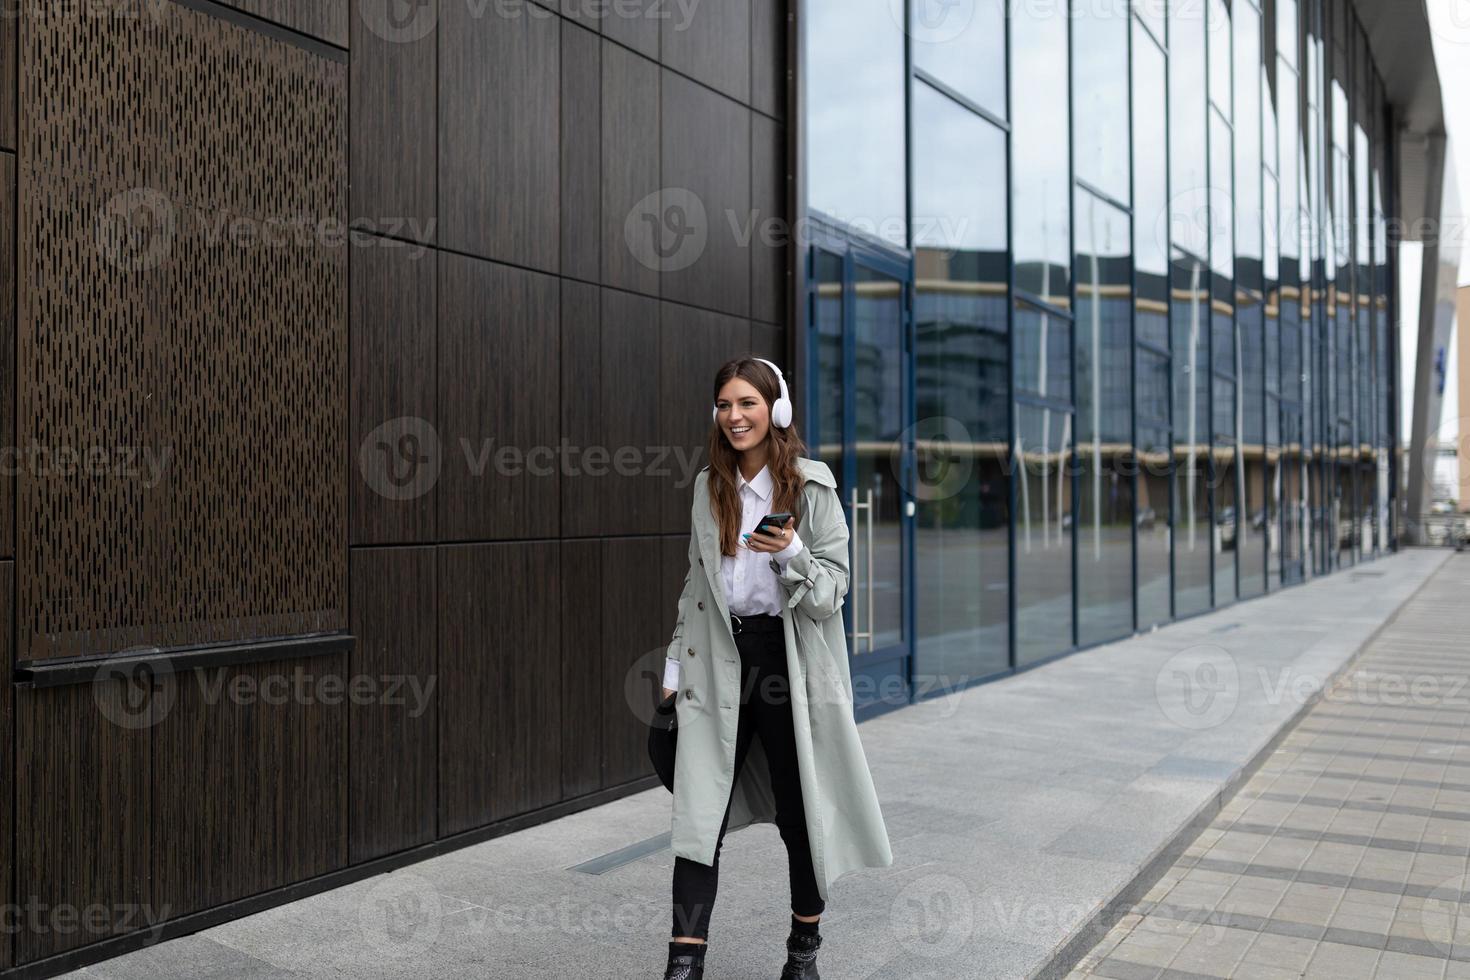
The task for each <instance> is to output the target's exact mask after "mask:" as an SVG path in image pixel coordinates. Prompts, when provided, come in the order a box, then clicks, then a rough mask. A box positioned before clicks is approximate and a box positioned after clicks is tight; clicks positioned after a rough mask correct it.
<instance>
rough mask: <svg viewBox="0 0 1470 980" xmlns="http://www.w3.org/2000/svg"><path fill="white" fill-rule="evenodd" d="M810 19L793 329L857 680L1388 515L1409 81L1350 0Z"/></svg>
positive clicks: (1294, 578) (1136, 603)
mask: <svg viewBox="0 0 1470 980" xmlns="http://www.w3.org/2000/svg"><path fill="white" fill-rule="evenodd" d="M799 21H800V23H801V26H800V28H799V43H798V59H799V77H800V79H801V82H800V87H801V96H800V100H799V103H798V108H799V112H800V126H801V130H802V133H803V136H802V139H801V151H800V153H799V159H798V164H797V170H798V176H799V181H800V184H801V189H800V191H799V195H798V200H799V202H800V206H801V208H802V211H801V213H802V215H804V217H805V218H806V219H807V222H808V225H809V227H810V228H811V229H812V234H811V235H810V238H809V240H806V241H804V242H803V243H802V244H803V247H802V255H801V256H800V257H799V259H800V261H799V262H798V268H799V270H800V271H801V278H802V279H803V280H804V283H803V285H804V287H805V289H804V297H803V300H802V301H801V302H800V303H799V307H800V311H801V315H800V317H799V321H798V336H797V339H796V346H797V350H798V363H800V364H802V365H804V369H805V379H804V380H805V382H806V384H805V386H804V389H805V396H806V398H807V399H808V402H807V408H808V411H807V416H806V417H807V419H808V420H809V421H808V423H807V425H808V435H809V437H810V442H811V444H812V446H813V453H814V455H819V456H820V457H821V458H822V459H824V460H826V461H827V462H828V463H829V464H831V465H832V468H833V471H834V473H836V474H837V476H838V479H839V483H840V486H841V488H842V493H843V495H844V500H845V502H846V504H847V506H848V511H849V519H850V522H851V528H852V531H853V533H852V541H853V570H854V574H853V580H852V591H851V592H850V594H849V599H848V603H847V606H846V608H845V610H844V616H845V617H846V619H847V622H848V629H849V636H850V640H851V643H852V650H853V663H854V680H855V690H857V693H858V697H859V699H860V701H863V702H864V703H865V704H866V706H867V708H866V710H870V711H872V710H881V708H882V707H884V706H886V705H892V704H898V703H903V702H905V701H907V700H909V699H912V698H915V697H923V696H925V695H926V694H928V693H940V692H943V691H946V690H953V689H954V688H956V687H960V686H963V685H965V684H968V683H971V682H974V681H976V680H980V679H984V678H988V677H993V676H997V675H1000V674H1004V673H1007V672H1010V671H1014V670H1017V669H1022V668H1025V667H1027V666H1030V665H1033V664H1036V663H1040V662H1043V661H1045V660H1047V659H1049V658H1052V657H1056V656H1058V655H1062V654H1065V653H1067V652H1070V651H1073V650H1076V649H1079V648H1084V647H1088V646H1092V645H1096V644H1099V643H1103V642H1107V641H1110V640H1114V639H1117V638H1120V637H1124V636H1127V635H1130V634H1132V633H1134V632H1137V631H1141V630H1147V629H1149V628H1151V627H1153V626H1155V625H1158V624H1162V623H1167V622H1170V621H1172V620H1176V619H1180V618H1184V617H1188V616H1193V615H1196V614H1199V613H1203V612H1206V611H1209V610H1212V609H1219V608H1221V607H1224V606H1228V605H1230V604H1232V603H1235V602H1237V601H1240V600H1244V599H1249V598H1252V597H1255V596H1259V595H1262V594H1265V593H1268V592H1272V591H1276V590H1279V589H1282V588H1285V587H1288V586H1291V585H1293V584H1296V583H1299V582H1302V581H1303V580H1305V579H1308V578H1310V577H1313V576H1319V575H1324V574H1328V573H1331V572H1333V571H1335V570H1337V569H1340V568H1343V567H1345V566H1351V565H1354V564H1356V563H1359V562H1362V561H1367V560H1370V559H1372V558H1373V557H1375V556H1377V555H1380V554H1383V553H1385V552H1387V551H1390V550H1392V549H1394V548H1395V547H1396V535H1395V530H1394V523H1393V520H1392V515H1393V514H1394V512H1395V507H1394V495H1395V486H1396V483H1397V481H1396V480H1395V479H1394V468H1395V465H1396V464H1395V453H1396V445H1395V417H1396V408H1395V406H1396V404H1397V397H1398V396H1397V394H1396V392H1395V378H1396V375H1397V367H1396V363H1395V351H1396V347H1397V338H1396V334H1395V326H1394V320H1393V318H1392V317H1391V316H1390V313H1389V311H1390V310H1391V309H1393V308H1394V299H1393V296H1392V295H1391V291H1392V284H1393V282H1394V262H1395V254H1394V250H1393V249H1392V248H1391V247H1390V243H1389V241H1388V238H1387V235H1386V228H1387V220H1386V216H1389V215H1392V214H1394V213H1395V202H1394V201H1393V200H1392V198H1391V197H1390V196H1389V194H1390V192H1391V188H1392V186H1393V180H1392V175H1391V174H1389V173H1388V168H1389V166H1390V162H1391V161H1392V160H1393V159H1394V153H1393V152H1392V150H1393V147H1392V139H1393V136H1392V134H1393V126H1392V119H1391V111H1392V110H1391V108H1390V106H1389V105H1388V103H1387V101H1386V99H1385V95H1384V84H1383V80H1382V78H1381V75H1380V73H1379V71H1378V69H1377V68H1376V66H1375V64H1374V60H1373V57H1372V56H1371V54H1370V48H1369V44H1368V38H1367V35H1366V34H1365V32H1364V30H1363V28H1362V26H1361V24H1360V23H1359V21H1358V18H1357V15H1356V13H1355V11H1354V9H1353V6H1352V4H1351V3H1350V2H1349V0H1261V2H1259V3H1257V2H1253V0H1231V2H1227V0H1207V2H1205V3H1202V4H1183V3H1166V2H1165V0H1149V2H1144V3H1136V4H1132V5H1130V4H1129V3H1128V2H1127V0H1087V2H1085V3H1084V2H1080V0H1075V2H1072V3H1070V4H1069V3H1068V2H1067V0H1058V2H1057V3H1051V4H1048V3H1039V4H1010V5H1007V4H1004V3H1002V2H1000V0H976V2H975V3H973V4H952V3H951V4H947V3H943V2H940V0H907V2H897V0H894V2H890V0H841V2H838V0H804V2H803V3H802V5H801V7H800V11H799ZM859 682H866V683H867V684H868V690H866V691H864V690H862V689H860V688H859Z"/></svg>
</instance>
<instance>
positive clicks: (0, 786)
mask: <svg viewBox="0 0 1470 980" xmlns="http://www.w3.org/2000/svg"><path fill="white" fill-rule="evenodd" d="M9 516H10V514H9V512H8V511H6V512H3V513H0V517H4V518H9ZM14 596H15V562H13V561H0V670H4V671H5V676H4V677H0V891H3V894H4V895H5V896H6V900H7V901H9V900H11V899H12V897H13V896H14V895H15V887H14V882H15V877H14V874H15V864H14V862H13V860H12V859H13V858H14V853H13V851H12V847H13V845H14V843H15V838H14V836H13V831H14V827H13V825H12V821H11V816H12V814H13V812H14V809H13V807H12V803H13V802H14V800H15V795H14V794H15V759H16V756H15V744H14V733H15V685H14V684H12V683H11V681H10V678H11V676H12V675H11V671H13V670H14V669H15V639H14V638H15V604H14V602H13V598H14ZM14 948H15V937H14V934H8V935H4V936H0V970H3V969H5V968H6V967H8V966H10V965H11V963H12V956H13V954H14Z"/></svg>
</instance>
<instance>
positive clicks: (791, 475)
mask: <svg viewBox="0 0 1470 980" xmlns="http://www.w3.org/2000/svg"><path fill="white" fill-rule="evenodd" d="M735 377H739V378H742V379H744V380H745V381H748V382H750V384H751V386H752V387H753V388H755V390H756V391H758V392H760V394H761V397H762V398H764V399H765V400H766V409H767V411H769V410H770V408H771V406H772V405H774V404H775V403H776V399H778V398H780V397H781V383H780V382H779V381H778V380H777V379H776V372H775V371H773V370H771V367H770V365H768V364H766V363H765V362H764V361H760V360H757V359H756V358H754V357H737V358H734V359H732V360H729V361H726V362H725V363H724V364H723V365H722V366H721V367H720V370H719V371H717V372H716V373H715V387H714V393H713V395H712V397H711V398H710V403H711V404H713V403H714V402H715V401H717V400H718V399H719V397H720V389H721V388H723V387H725V384H726V383H727V382H728V381H729V380H730V379H731V378H735ZM787 391H788V392H789V391H790V383H789V382H788V383H787ZM705 449H706V452H707V454H708V456H709V481H708V482H709V505H710V510H711V511H712V512H713V513H714V515H715V520H716V521H717V522H718V523H719V525H720V554H722V555H733V554H735V543H736V541H737V540H738V539H739V537H740V533H741V530H742V529H741V527H740V518H741V508H740V496H739V492H738V491H737V490H736V483H735V480H736V477H735V470H736V467H737V466H738V465H739V460H740V451H739V450H737V449H736V448H735V447H734V446H732V445H730V440H729V439H727V438H725V431H724V430H723V429H721V428H720V423H719V422H718V421H717V420H716V421H712V422H711V423H710V427H709V438H708V440H707V444H706V447H705ZM805 455H806V443H804V442H802V441H801V436H800V435H798V434H797V432H796V425H795V424H794V423H793V424H792V425H789V426H787V427H786V428H784V429H780V428H777V427H776V423H775V422H772V423H771V425H770V429H769V430H768V431H767V434H766V468H767V469H769V470H770V471H771V482H772V486H773V489H772V493H771V510H772V512H773V513H779V512H782V511H785V512H786V513H790V514H795V515H796V520H797V522H798V523H800V521H801V471H800V470H799V469H797V467H796V460H797V459H798V458H799V457H802V456H805Z"/></svg>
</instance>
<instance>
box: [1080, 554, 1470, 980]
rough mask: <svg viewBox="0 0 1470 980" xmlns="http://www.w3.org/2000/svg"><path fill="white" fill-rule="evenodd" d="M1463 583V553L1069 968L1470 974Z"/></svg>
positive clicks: (1159, 975)
mask: <svg viewBox="0 0 1470 980" xmlns="http://www.w3.org/2000/svg"><path fill="white" fill-rule="evenodd" d="M1467 599H1470V556H1457V557H1456V558H1454V559H1452V560H1451V561H1450V562H1449V564H1447V565H1446V566H1445V567H1444V568H1443V569H1442V570H1441V571H1440V572H1439V573H1438V574H1437V575H1435V576H1434V578H1433V579H1431V580H1430V582H1429V583H1428V585H1426V586H1425V588H1424V589H1422V590H1421V591H1420V592H1419V593H1418V594H1417V595H1415V596H1414V598H1413V599H1411V600H1410V602H1409V604H1408V605H1407V606H1406V607H1405V608H1404V609H1403V610H1402V611H1401V612H1400V614H1399V616H1398V617H1397V618H1396V619H1395V621H1394V622H1393V623H1392V624H1391V625H1390V626H1389V627H1388V629H1386V630H1385V631H1384V632H1383V633H1382V634H1380V635H1379V637H1378V638H1377V639H1376V640H1374V642H1373V643H1372V645H1371V646H1370V647H1369V649H1368V650H1367V651H1365V652H1364V654H1363V655H1362V656H1361V657H1360V658H1359V659H1358V660H1357V661H1355V662H1354V664H1353V667H1352V670H1351V672H1350V673H1349V674H1347V675H1345V676H1344V677H1343V678H1341V680H1340V682H1339V684H1338V685H1337V687H1336V688H1335V689H1334V690H1332V691H1331V692H1329V693H1328V695H1327V696H1326V697H1324V698H1323V699H1322V700H1321V701H1320V702H1319V703H1318V704H1316V705H1315V706H1313V707H1312V708H1311V709H1310V711H1309V712H1308V714H1307V715H1306V717H1305V718H1303V719H1302V721H1301V723H1300V724H1299V725H1298V726H1297V727H1296V728H1295V730H1293V731H1292V732H1291V733H1290V734H1289V735H1288V736H1287V738H1286V739H1285V740H1284V741H1283V742H1282V743H1281V745H1280V747H1278V748H1277V749H1276V751H1275V752H1273V753H1272V754H1271V756H1270V757H1269V758H1268V759H1267V760H1266V761H1265V762H1264V763H1263V764H1262V766H1261V768H1260V770H1259V771H1258V772H1257V773H1256V774H1255V775H1254V776H1253V777H1252V778H1251V780H1250V781H1249V782H1248V783H1247V784H1246V785H1245V786H1244V787H1243V788H1242V789H1241V791H1240V793H1239V795H1237V796H1236V797H1235V798H1234V799H1233V800H1232V801H1231V802H1230V803H1229V804H1228V805H1227V806H1226V807H1225V808H1224V809H1223V810H1222V811H1221V812H1220V814H1219V815H1218V816H1216V818H1215V819H1214V821H1212V822H1211V824H1210V826H1209V827H1208V829H1206V830H1205V831H1204V832H1203V833H1202V834H1201V835H1200V836H1199V838H1198V839H1197V840H1196V841H1194V842H1193V843H1192V844H1191V845H1190V847H1189V848H1188V849H1187V850H1186V851H1185V852H1184V854H1183V855H1182V857H1181V858H1180V859H1179V861H1178V862H1177V863H1175V864H1174V866H1173V867H1171V868H1170V869H1169V870H1168V871H1167V872H1166V873H1165V874H1164V875H1163V876H1162V877H1161V878H1160V879H1159V881H1158V882H1157V884H1156V885H1155V886H1154V887H1153V888H1152V889H1151V890H1150V891H1149V892H1148V894H1147V895H1145V896H1144V898H1143V900H1142V901H1140V902H1138V903H1137V904H1136V905H1134V906H1133V907H1132V908H1131V909H1130V910H1129V914H1128V915H1126V916H1125V917H1124V918H1123V920H1122V921H1120V922H1119V923H1118V924H1117V925H1116V926H1115V927H1114V928H1113V929H1112V930H1111V931H1110V932H1109V933H1108V934H1107V935H1106V936H1105V937H1104V938H1103V940H1102V942H1101V943H1099V944H1098V946H1097V947H1096V948H1095V949H1093V950H1092V951H1091V953H1090V954H1089V955H1088V956H1087V957H1086V958H1085V959H1084V960H1083V962H1082V963H1081V964H1080V966H1079V968H1078V970H1077V971H1076V972H1075V973H1073V974H1072V975H1071V976H1072V977H1073V978H1076V980H1082V978H1091V977H1109V978H1113V980H1186V978H1195V980H1207V978H1221V977H1250V978H1252V980H1292V978H1297V977H1308V978H1312V980H1318V978H1320V980H1345V978H1354V977H1365V978H1366V977H1383V978H1392V980H1410V978H1431V980H1446V978H1449V980H1454V978H1470V905H1467V904H1466V903H1467V902H1470V876H1467V873H1466V872H1467V861H1470V857H1467V855H1470V728H1467V723H1470V602H1467Z"/></svg>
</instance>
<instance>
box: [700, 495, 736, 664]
mask: <svg viewBox="0 0 1470 980" xmlns="http://www.w3.org/2000/svg"><path fill="white" fill-rule="evenodd" d="M695 494H696V496H697V497H698V498H699V500H698V502H697V504H696V506H695V508H694V513H695V516H696V519H695V522H694V533H695V536H696V537H697V538H698V540H699V556H700V557H701V558H703V559H704V577H705V578H706V579H707V580H708V581H709V591H710V594H711V595H713V596H714V597H715V604H716V605H717V606H719V607H720V613H721V614H722V615H723V616H724V617H725V629H727V630H728V629H730V606H729V603H728V601H727V600H726V599H725V582H724V574H723V572H722V571H721V564H720V529H719V528H718V527H717V526H716V524H715V515H714V512H713V511H711V510H710V506H709V476H708V472H706V475H705V479H704V480H702V481H700V482H699V483H698V484H697V485H696V487H695ZM732 635H733V633H732Z"/></svg>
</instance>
